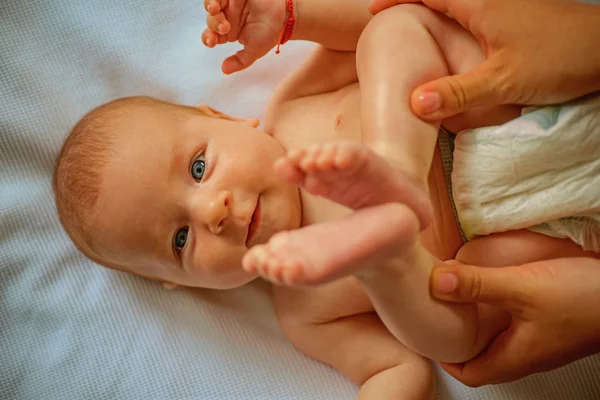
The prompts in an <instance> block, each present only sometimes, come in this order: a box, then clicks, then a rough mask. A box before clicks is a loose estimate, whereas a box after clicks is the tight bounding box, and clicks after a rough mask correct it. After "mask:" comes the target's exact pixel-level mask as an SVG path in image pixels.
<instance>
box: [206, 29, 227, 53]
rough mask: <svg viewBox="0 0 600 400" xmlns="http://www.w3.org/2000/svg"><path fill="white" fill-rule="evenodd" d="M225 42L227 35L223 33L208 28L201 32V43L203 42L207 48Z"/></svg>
mask: <svg viewBox="0 0 600 400" xmlns="http://www.w3.org/2000/svg"><path fill="white" fill-rule="evenodd" d="M226 42H227V36H225V35H219V34H217V33H216V32H213V31H212V30H210V29H208V28H207V29H205V30H204V32H202V43H204V45H205V46H206V47H209V48H211V49H212V48H213V47H215V46H216V45H217V44H223V43H226Z"/></svg>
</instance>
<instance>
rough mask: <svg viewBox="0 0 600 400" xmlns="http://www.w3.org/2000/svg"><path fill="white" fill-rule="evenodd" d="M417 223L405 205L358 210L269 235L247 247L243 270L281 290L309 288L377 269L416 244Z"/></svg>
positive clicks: (389, 205)
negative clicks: (248, 248) (264, 241)
mask: <svg viewBox="0 0 600 400" xmlns="http://www.w3.org/2000/svg"><path fill="white" fill-rule="evenodd" d="M418 228H419V222H418V220H417V217H416V216H415V214H414V213H413V212H412V211H411V210H410V209H409V208H408V207H407V206H405V205H403V204H397V203H387V204H383V205H378V206H373V207H367V208H362V209H360V210H358V211H355V212H353V213H352V214H349V215H348V216H346V217H345V218H342V219H339V220H332V221H327V222H324V223H321V224H315V225H309V226H306V227H304V228H300V229H296V230H293V231H287V232H280V233H277V234H276V235H274V236H273V237H272V238H271V240H269V242H268V243H267V244H265V245H258V246H254V247H252V248H251V249H250V250H249V251H248V252H247V253H246V255H245V256H244V258H243V260H242V266H243V268H244V269H245V270H246V271H248V272H250V273H258V274H259V275H261V276H262V277H263V278H265V279H267V280H269V281H271V282H273V283H276V284H280V285H314V284H320V283H326V282H330V281H332V280H335V279H339V278H341V277H343V276H347V275H352V274H355V273H358V272H359V271H363V270H364V269H365V268H373V267H375V268H376V267H377V265H381V263H383V262H384V261H387V260H389V259H390V258H392V257H398V256H402V255H403V254H404V253H405V252H406V251H407V250H408V249H410V248H411V246H412V245H413V244H414V243H415V242H416V239H417V232H418Z"/></svg>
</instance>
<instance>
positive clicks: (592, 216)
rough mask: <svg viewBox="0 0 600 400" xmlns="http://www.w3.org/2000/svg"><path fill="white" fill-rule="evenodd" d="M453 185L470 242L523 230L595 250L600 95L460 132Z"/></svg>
mask: <svg viewBox="0 0 600 400" xmlns="http://www.w3.org/2000/svg"><path fill="white" fill-rule="evenodd" d="M452 186H453V197H454V202H455V205H456V211H457V217H458V220H459V222H460V224H461V227H462V229H463V231H464V233H465V235H466V237H467V238H469V239H471V238H473V237H475V236H479V235H488V234H491V233H495V232H504V231H508V230H514V229H521V228H529V229H531V230H533V231H536V232H540V233H543V234H546V235H549V236H555V237H561V238H569V239H571V240H573V241H574V242H576V243H578V244H579V245H581V246H582V247H583V248H584V249H585V250H593V251H596V252H600V96H591V97H586V98H584V99H580V100H578V101H575V102H571V103H567V104H564V105H560V106H549V107H528V108H526V109H524V110H523V113H522V115H521V117H519V118H517V119H515V120H513V121H510V122H508V123H506V124H504V125H502V126H493V127H486V128H479V129H473V130H468V131H464V132H461V133H459V134H458V135H457V136H456V138H455V141H454V161H453V167H452Z"/></svg>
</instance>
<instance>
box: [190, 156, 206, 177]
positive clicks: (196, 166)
mask: <svg viewBox="0 0 600 400" xmlns="http://www.w3.org/2000/svg"><path fill="white" fill-rule="evenodd" d="M205 169H206V163H205V162H204V156H200V157H199V158H198V159H197V160H196V161H194V162H193V163H192V167H191V168H190V174H191V175H192V178H194V180H195V181H196V182H200V181H201V180H202V177H203V176H204V170H205Z"/></svg>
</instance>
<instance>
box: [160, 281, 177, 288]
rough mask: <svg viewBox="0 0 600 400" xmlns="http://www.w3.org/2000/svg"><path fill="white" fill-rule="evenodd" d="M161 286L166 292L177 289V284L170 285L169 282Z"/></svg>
mask: <svg viewBox="0 0 600 400" xmlns="http://www.w3.org/2000/svg"><path fill="white" fill-rule="evenodd" d="M162 285H163V287H164V288H165V289H167V290H172V289H175V288H177V287H179V285H178V284H176V283H171V282H163V283H162Z"/></svg>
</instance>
